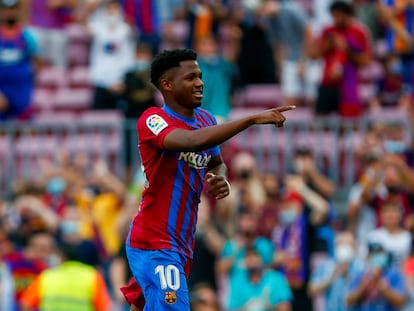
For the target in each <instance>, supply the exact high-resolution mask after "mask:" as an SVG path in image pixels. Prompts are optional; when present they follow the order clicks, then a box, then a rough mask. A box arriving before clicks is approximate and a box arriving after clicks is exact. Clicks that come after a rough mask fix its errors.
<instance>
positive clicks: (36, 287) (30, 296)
mask: <svg viewBox="0 0 414 311" xmlns="http://www.w3.org/2000/svg"><path fill="white" fill-rule="evenodd" d="M40 282H41V277H40V276H38V277H37V278H35V279H34V280H33V282H32V283H31V284H30V286H29V287H28V288H27V289H26V290H25V291H24V292H23V295H22V297H21V300H20V303H21V304H22V305H24V306H28V307H30V308H32V309H37V308H38V307H39V304H40Z"/></svg>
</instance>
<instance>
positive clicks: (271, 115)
mask: <svg viewBox="0 0 414 311" xmlns="http://www.w3.org/2000/svg"><path fill="white" fill-rule="evenodd" d="M295 108H296V106H283V107H277V108H273V109H269V110H265V111H263V112H260V113H258V114H256V115H254V122H255V123H256V124H274V125H275V126H276V127H282V126H283V125H284V123H285V121H286V118H285V116H284V115H283V114H282V112H286V111H289V110H293V109H295Z"/></svg>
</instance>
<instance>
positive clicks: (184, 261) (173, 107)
mask: <svg viewBox="0 0 414 311" xmlns="http://www.w3.org/2000/svg"><path fill="white" fill-rule="evenodd" d="M196 59H197V55H196V53H195V52H194V51H192V50H186V49H184V50H170V51H165V52H163V53H161V54H159V55H157V56H156V57H155V59H154V60H153V62H152V64H151V82H152V83H153V84H154V85H155V86H156V87H157V88H158V89H159V90H160V91H161V93H162V95H163V97H164V100H165V104H164V106H163V107H162V108H150V109H148V110H146V111H145V112H144V113H143V114H142V116H141V117H140V118H139V120H138V123H137V129H138V136H139V152H140V155H141V160H142V164H143V167H144V173H145V175H146V181H147V185H146V189H145V190H144V193H143V197H142V201H141V204H140V207H139V212H138V214H137V215H136V216H135V218H134V220H133V222H132V224H131V227H130V231H129V234H128V238H127V241H126V243H127V245H126V250H127V256H128V262H129V265H130V268H131V270H132V272H133V275H134V278H135V280H136V281H137V282H135V280H132V282H130V284H129V285H128V286H126V287H124V288H123V289H122V291H123V293H124V295H125V296H126V298H127V300H128V302H129V303H130V304H132V305H135V306H136V307H138V310H140V309H141V308H142V307H143V306H144V304H145V307H144V310H145V311H163V310H177V311H189V310H190V302H189V297H188V289H187V281H186V276H187V275H188V273H189V270H190V263H191V258H192V256H193V249H194V232H195V226H196V215H197V206H198V202H199V199H200V194H201V191H202V188H203V182H204V180H206V182H207V183H208V185H209V189H208V191H209V193H210V194H211V195H213V196H214V197H215V198H216V199H222V198H224V197H226V196H227V195H228V194H229V193H230V184H229V182H228V181H227V179H226V166H225V165H224V163H223V159H222V157H221V155H220V149H219V147H218V145H219V144H221V143H223V142H224V141H226V140H228V139H229V138H231V137H233V136H234V135H236V134H237V133H239V132H241V131H243V130H245V129H247V128H248V127H250V126H252V125H254V124H273V125H275V126H277V127H281V126H283V124H284V122H285V120H286V119H285V117H284V116H283V115H282V113H281V112H284V111H288V110H291V109H293V108H294V106H286V107H280V108H274V109H270V110H266V111H263V112H261V113H258V114H255V115H252V116H248V117H245V118H243V119H240V120H236V121H230V122H227V123H224V124H220V125H217V124H216V121H215V119H214V117H213V116H212V115H211V114H210V113H209V112H207V111H206V110H204V109H201V108H200V105H201V100H202V98H203V82H202V80H201V71H200V68H199V66H198V64H197V60H196ZM141 289H142V290H141ZM142 294H143V295H142ZM144 297H145V299H144ZM136 307H133V310H137V308H136Z"/></svg>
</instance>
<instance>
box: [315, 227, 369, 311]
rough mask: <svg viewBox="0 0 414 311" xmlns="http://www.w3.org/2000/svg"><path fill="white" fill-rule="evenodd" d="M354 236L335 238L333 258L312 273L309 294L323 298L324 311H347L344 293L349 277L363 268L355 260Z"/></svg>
mask: <svg viewBox="0 0 414 311" xmlns="http://www.w3.org/2000/svg"><path fill="white" fill-rule="evenodd" d="M356 254H357V250H356V243H355V239H354V236H353V235H352V233H350V232H340V233H338V234H337V236H336V238H335V252H334V257H333V258H327V259H326V260H323V261H322V262H320V264H319V265H318V266H317V267H316V269H315V270H314V271H313V272H312V276H311V279H310V282H309V287H308V289H309V293H310V295H311V296H312V297H314V298H316V297H318V296H319V295H322V296H323V299H322V301H323V306H324V310H330V311H347V310H348V307H347V305H346V301H345V297H344V292H345V291H346V290H347V289H348V286H349V281H350V276H351V275H354V274H355V273H357V272H358V271H361V269H362V268H363V262H362V261H361V260H359V259H357V256H356Z"/></svg>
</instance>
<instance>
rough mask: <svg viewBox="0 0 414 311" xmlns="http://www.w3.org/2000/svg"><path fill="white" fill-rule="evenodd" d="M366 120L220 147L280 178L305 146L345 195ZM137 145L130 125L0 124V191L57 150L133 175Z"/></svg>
mask: <svg viewBox="0 0 414 311" xmlns="http://www.w3.org/2000/svg"><path fill="white" fill-rule="evenodd" d="M372 121H375V120H373V119H372V118H361V119H357V120H346V119H340V118H334V117H332V118H321V119H314V118H312V119H309V120H299V119H298V120H289V122H286V124H285V127H284V128H275V127H273V126H270V125H269V126H254V127H251V128H250V129H248V130H246V131H244V132H242V133H240V134H239V135H237V136H236V137H234V138H232V139H231V140H230V141H228V142H227V143H225V144H224V145H223V152H224V153H228V152H235V149H236V150H247V151H251V152H252V153H253V154H254V155H255V157H256V159H257V163H258V165H259V168H260V169H261V170H270V171H276V172H278V173H280V174H284V173H286V172H289V168H290V167H291V164H292V163H291V162H292V161H291V158H292V155H293V152H294V150H295V148H297V147H303V146H307V147H309V148H310V149H311V150H312V151H313V153H314V156H315V159H316V161H317V164H318V166H319V167H321V168H322V169H323V170H324V171H325V172H326V173H327V175H328V176H329V177H330V178H332V179H333V180H334V181H335V182H336V183H337V185H338V187H339V189H341V190H347V189H349V187H350V186H351V185H352V184H353V183H354V182H355V179H356V173H357V167H356V161H355V157H354V151H355V148H356V147H357V146H358V145H359V143H360V141H361V138H362V137H363V136H364V135H365V133H366V132H367V130H368V128H369V126H370V124H371V123H372ZM383 121H384V120H383ZM385 121H386V122H389V121H393V122H400V123H402V124H403V125H404V126H406V128H407V131H406V134H407V137H408V138H407V139H408V140H409V139H410V137H409V136H410V130H409V123H408V120H406V119H405V118H399V117H398V118H395V120H393V119H392V118H388V119H387V120H385ZM137 141H138V137H137V133H136V120H120V121H119V122H108V123H105V122H98V123H96V124H90V123H85V122H78V121H75V122H70V123H64V122H63V123H61V124H56V123H53V122H52V123H49V124H45V123H39V122H28V123H1V124H0V191H1V193H7V192H9V191H10V190H11V188H12V185H13V182H14V181H15V180H16V179H18V178H25V179H29V180H31V179H35V178H36V176H38V174H39V168H38V167H37V161H38V159H39V158H41V157H47V158H49V159H52V160H53V159H56V157H57V156H58V155H59V152H61V151H66V152H69V153H70V154H71V155H74V154H77V153H80V152H83V153H85V154H86V155H88V156H90V157H92V158H98V157H99V158H103V159H105V160H106V161H107V162H108V163H109V164H110V168H111V170H112V171H113V172H115V173H116V174H117V175H118V176H120V177H121V178H124V177H125V168H126V167H127V166H128V165H129V164H130V167H131V168H132V169H133V170H134V169H136V168H138V166H139V165H140V162H139V155H138V152H137ZM231 155H232V154H230V157H231Z"/></svg>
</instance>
